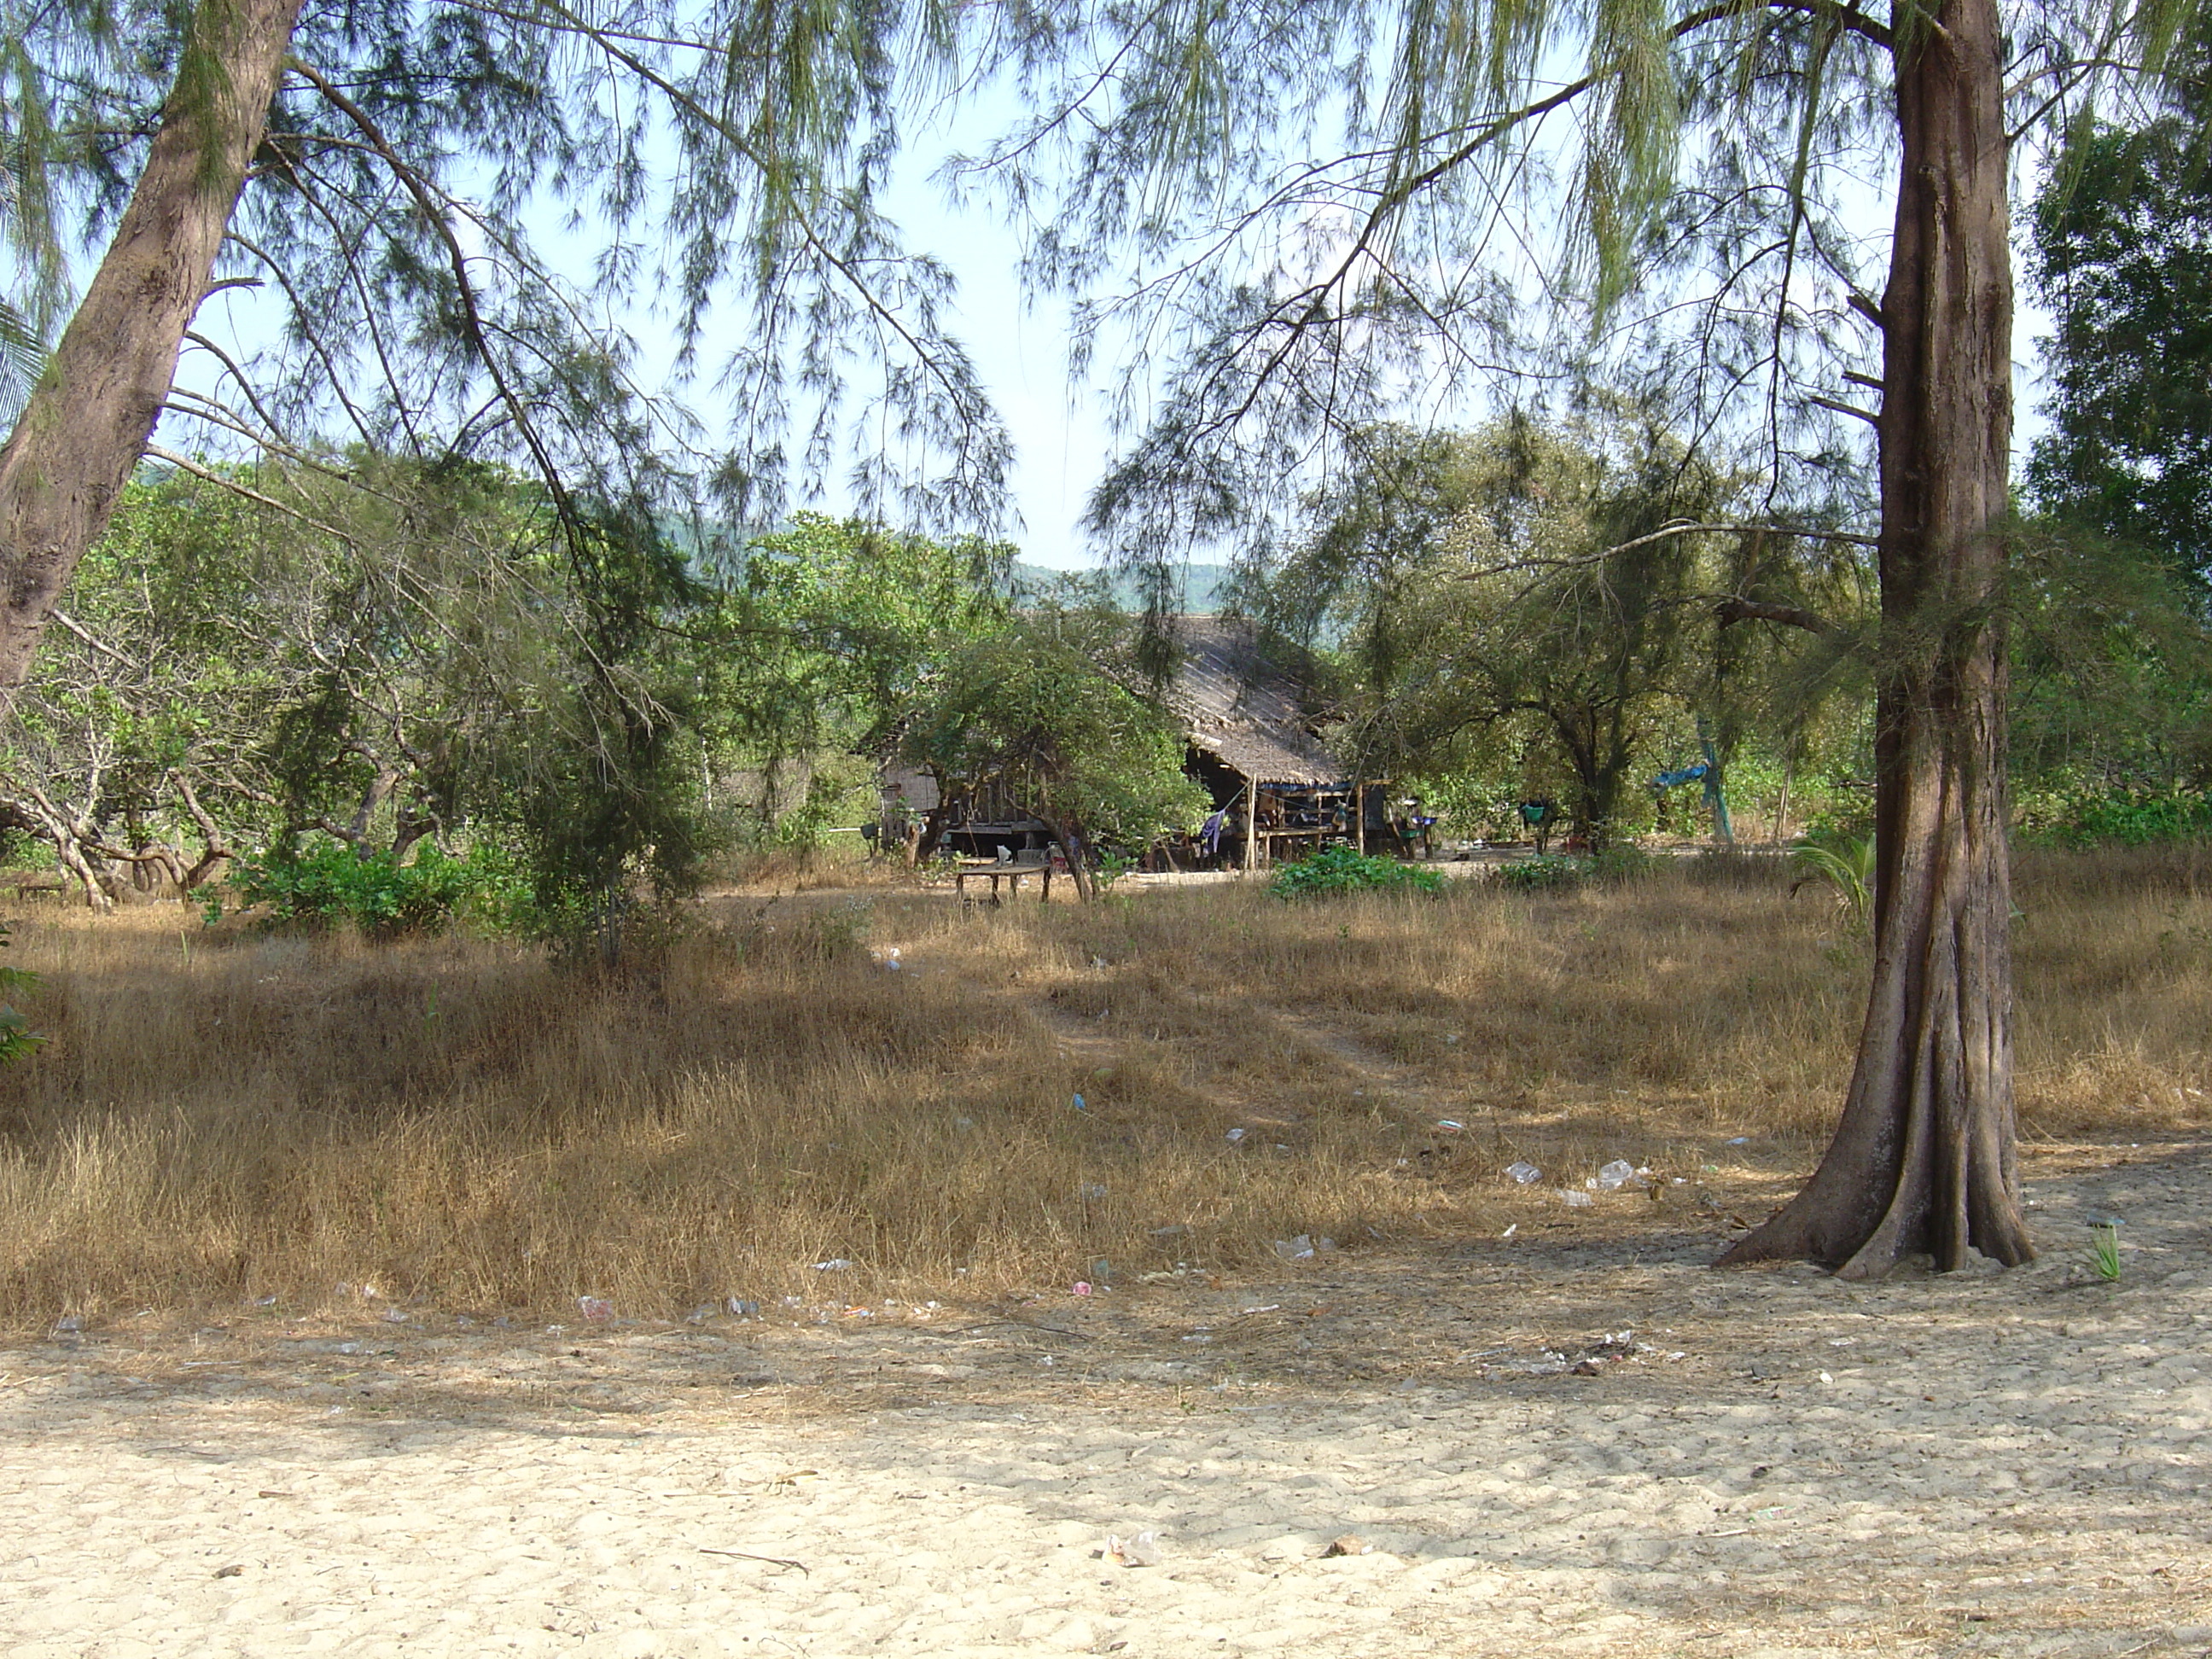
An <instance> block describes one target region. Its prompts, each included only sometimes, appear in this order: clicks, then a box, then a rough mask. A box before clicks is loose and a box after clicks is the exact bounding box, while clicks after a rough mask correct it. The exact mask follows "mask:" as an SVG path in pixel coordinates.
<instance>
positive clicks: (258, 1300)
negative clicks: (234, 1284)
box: [253, 1296, 276, 1308]
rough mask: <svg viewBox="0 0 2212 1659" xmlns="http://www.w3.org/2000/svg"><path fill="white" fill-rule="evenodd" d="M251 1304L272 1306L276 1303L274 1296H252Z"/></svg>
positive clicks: (261, 1306)
mask: <svg viewBox="0 0 2212 1659" xmlns="http://www.w3.org/2000/svg"><path fill="white" fill-rule="evenodd" d="M253 1305H254V1306H255V1307H257V1308H273V1307H275V1306H276V1297H273V1296H258V1297H254V1299H253Z"/></svg>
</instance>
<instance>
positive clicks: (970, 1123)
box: [952, 1117, 975, 1135]
mask: <svg viewBox="0 0 2212 1659" xmlns="http://www.w3.org/2000/svg"><path fill="white" fill-rule="evenodd" d="M952 1127H953V1131H954V1133H958V1134H963V1135H964V1134H966V1133H968V1132H969V1130H970V1129H972V1128H974V1127H975V1119H974V1118H972V1117H956V1118H954V1119H953V1120H952Z"/></svg>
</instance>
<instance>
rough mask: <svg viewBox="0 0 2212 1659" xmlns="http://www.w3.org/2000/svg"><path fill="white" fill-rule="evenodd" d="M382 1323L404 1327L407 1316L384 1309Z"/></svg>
mask: <svg viewBox="0 0 2212 1659" xmlns="http://www.w3.org/2000/svg"><path fill="white" fill-rule="evenodd" d="M584 1299H585V1300H586V1302H588V1301H590V1300H591V1298H590V1297H585V1298H584ZM585 1317H586V1319H588V1318H590V1317H591V1315H589V1314H586V1315H585ZM601 1317H605V1316H604V1315H602V1316H601ZM384 1322H385V1323H386V1324H387V1325H404V1324H405V1323H406V1322H407V1316H406V1315H405V1314H404V1313H402V1312H400V1311H399V1310H398V1309H397V1308H386V1310H384Z"/></svg>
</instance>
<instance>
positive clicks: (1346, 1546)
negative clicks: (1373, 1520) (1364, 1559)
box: [1321, 1532, 1375, 1561]
mask: <svg viewBox="0 0 2212 1659" xmlns="http://www.w3.org/2000/svg"><path fill="white" fill-rule="evenodd" d="M1374 1550H1375V1546H1374V1545H1372V1544H1370V1543H1369V1542H1368V1541H1366V1540H1365V1539H1364V1538H1362V1537H1361V1536H1359V1534H1357V1533H1351V1532H1347V1533H1345V1534H1342V1535H1341V1536H1340V1537H1336V1538H1332V1539H1330V1540H1329V1541H1328V1548H1327V1549H1325V1550H1323V1551H1322V1553H1321V1556H1322V1560H1324V1561H1326V1560H1328V1559H1331V1558H1332V1557H1334V1556H1339V1555H1370V1554H1372V1553H1374Z"/></svg>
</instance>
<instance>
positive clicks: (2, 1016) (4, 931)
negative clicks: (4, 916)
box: [0, 921, 46, 1066]
mask: <svg viewBox="0 0 2212 1659" xmlns="http://www.w3.org/2000/svg"><path fill="white" fill-rule="evenodd" d="M13 926H14V924H13V923H12V922H5V921H0V950H5V949H7V947H8V946H9V945H12V944H14V943H15V941H14V940H13V939H9V937H8V933H9V928H11V927H13ZM38 983H39V976H38V975H36V974H33V973H27V972H26V971H24V970H23V969H21V968H0V992H9V991H31V990H35V989H37V988H38ZM45 1041H46V1038H45V1037H43V1036H40V1034H39V1033H38V1032H36V1031H34V1030H32V1029H31V1027H30V1023H29V1022H28V1021H27V1020H26V1019H25V1018H23V1017H22V1015H21V1014H19V1013H17V1012H15V1009H14V1007H12V1006H9V1004H6V1003H0V1066H6V1065H9V1064H10V1063H12V1062H14V1061H15V1060H22V1059H25V1058H27V1056H28V1055H29V1054H30V1053H31V1051H32V1050H33V1049H34V1048H37V1047H38V1046H39V1045H40V1043H42V1042H45Z"/></svg>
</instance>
